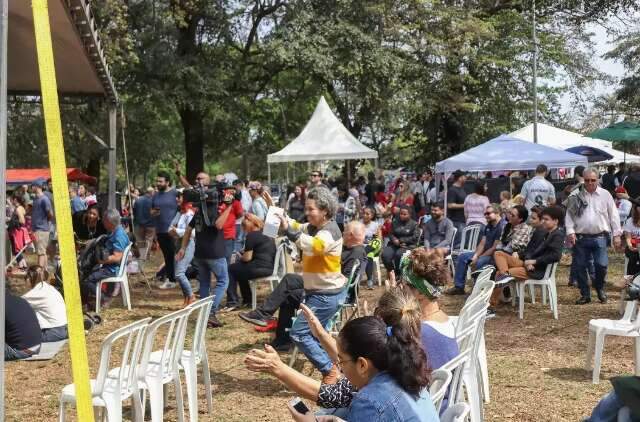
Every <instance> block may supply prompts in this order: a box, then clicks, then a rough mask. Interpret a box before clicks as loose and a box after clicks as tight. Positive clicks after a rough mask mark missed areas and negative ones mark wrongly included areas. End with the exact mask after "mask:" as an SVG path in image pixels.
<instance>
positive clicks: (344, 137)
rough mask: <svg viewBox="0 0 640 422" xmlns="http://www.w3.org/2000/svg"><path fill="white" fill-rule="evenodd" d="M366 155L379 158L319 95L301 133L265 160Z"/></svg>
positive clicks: (330, 158)
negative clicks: (355, 135) (353, 133)
mask: <svg viewBox="0 0 640 422" xmlns="http://www.w3.org/2000/svg"><path fill="white" fill-rule="evenodd" d="M367 158H378V152H377V151H375V150H373V149H371V148H368V147H366V146H364V145H363V144H362V143H361V142H360V141H358V140H357V139H356V138H355V137H354V136H353V135H352V134H351V132H349V131H348V130H347V128H346V127H344V126H343V125H342V123H341V122H340V120H338V118H337V117H336V115H335V114H333V112H332V111H331V108H330V107H329V104H327V101H326V100H325V99H324V97H321V98H320V101H319V102H318V105H317V106H316V109H315V111H314V112H313V115H312V116H311V119H310V120H309V121H308V122H307V125H306V126H305V127H304V129H303V130H302V132H301V133H300V135H298V137H297V138H296V139H294V140H293V141H291V142H290V143H289V145H287V146H286V147H284V148H283V149H281V150H280V151H278V152H276V153H273V154H269V155H268V157H267V162H268V163H286V162H292V161H322V160H354V159H367Z"/></svg>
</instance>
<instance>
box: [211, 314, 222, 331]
mask: <svg viewBox="0 0 640 422" xmlns="http://www.w3.org/2000/svg"><path fill="white" fill-rule="evenodd" d="M222 326H224V323H222V322H221V321H220V320H219V319H218V318H217V317H216V316H215V315H210V316H209V321H208V322H207V328H220V327H222Z"/></svg>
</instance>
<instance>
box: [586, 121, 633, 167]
mask: <svg viewBox="0 0 640 422" xmlns="http://www.w3.org/2000/svg"><path fill="white" fill-rule="evenodd" d="M587 136H588V137H590V138H597V139H604V140H607V141H612V142H622V143H623V144H624V156H625V157H624V161H625V162H626V161H627V144H630V143H637V142H640V124H638V123H636V122H630V121H628V120H624V121H622V122H618V123H614V124H612V125H609V126H607V127H605V128H604V129H598V130H596V131H594V132H592V133H590V134H588V135H587Z"/></svg>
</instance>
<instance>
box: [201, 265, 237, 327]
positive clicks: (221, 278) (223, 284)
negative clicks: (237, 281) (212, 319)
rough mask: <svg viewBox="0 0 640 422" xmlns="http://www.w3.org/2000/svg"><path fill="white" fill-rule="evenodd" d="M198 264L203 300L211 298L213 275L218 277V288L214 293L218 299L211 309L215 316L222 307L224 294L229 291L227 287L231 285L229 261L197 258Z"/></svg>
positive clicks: (214, 300)
mask: <svg viewBox="0 0 640 422" xmlns="http://www.w3.org/2000/svg"><path fill="white" fill-rule="evenodd" d="M196 262H197V263H198V282H199V283H200V297H201V298H205V297H208V296H210V293H209V291H210V289H211V273H213V274H215V276H216V288H215V290H214V291H213V294H214V295H215V296H216V297H215V298H214V299H213V306H212V307H211V313H212V314H215V313H216V311H217V310H218V307H219V306H220V302H222V296H224V292H225V291H226V290H227V286H228V285H229V275H228V273H227V260H226V259H224V258H216V259H202V258H196Z"/></svg>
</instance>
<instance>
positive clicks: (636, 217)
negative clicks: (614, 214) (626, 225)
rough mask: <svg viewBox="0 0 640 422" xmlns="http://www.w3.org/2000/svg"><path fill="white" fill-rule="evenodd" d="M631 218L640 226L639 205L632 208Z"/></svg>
mask: <svg viewBox="0 0 640 422" xmlns="http://www.w3.org/2000/svg"><path fill="white" fill-rule="evenodd" d="M631 218H633V224H634V225H635V226H640V207H639V206H637V205H634V206H633V209H632V210H631Z"/></svg>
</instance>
